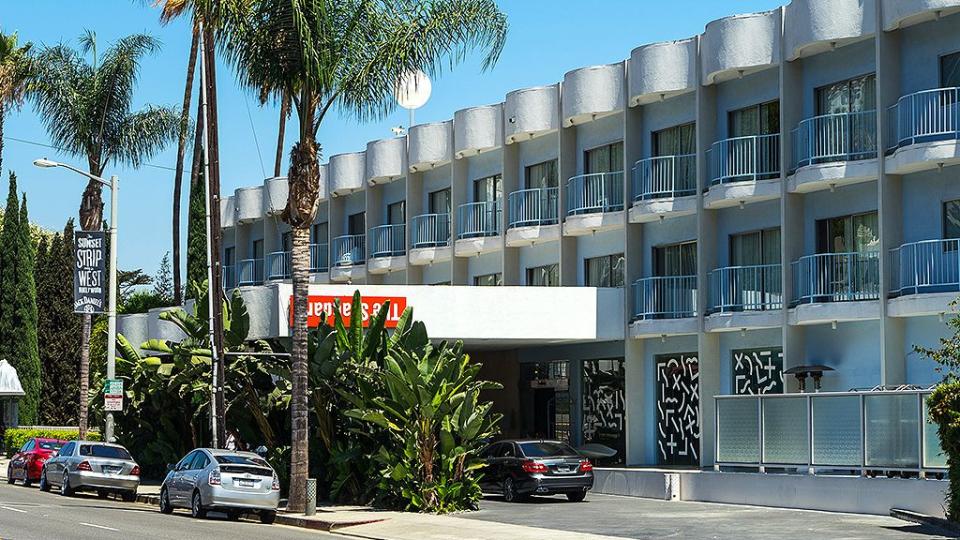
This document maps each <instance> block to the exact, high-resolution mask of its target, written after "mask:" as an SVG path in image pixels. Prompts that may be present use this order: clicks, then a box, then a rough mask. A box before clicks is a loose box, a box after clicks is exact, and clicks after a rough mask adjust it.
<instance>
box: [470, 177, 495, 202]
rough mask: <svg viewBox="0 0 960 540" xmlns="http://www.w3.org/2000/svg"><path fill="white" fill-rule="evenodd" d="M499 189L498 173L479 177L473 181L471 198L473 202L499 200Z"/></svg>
mask: <svg viewBox="0 0 960 540" xmlns="http://www.w3.org/2000/svg"><path fill="white" fill-rule="evenodd" d="M500 189H501V188H500V175H499V174H495V175H493V176H488V177H486V178H481V179H479V180H477V181H475V182H474V183H473V200H474V202H493V201H499V200H500V197H501V191H500Z"/></svg>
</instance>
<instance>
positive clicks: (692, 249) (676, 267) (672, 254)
mask: <svg viewBox="0 0 960 540" xmlns="http://www.w3.org/2000/svg"><path fill="white" fill-rule="evenodd" d="M653 272H654V276H656V277H670V276H695V275H697V243H696V242H683V243H680V244H670V245H666V246H657V247H655V248H653Z"/></svg>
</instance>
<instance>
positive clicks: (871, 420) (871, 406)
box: [864, 393, 920, 469]
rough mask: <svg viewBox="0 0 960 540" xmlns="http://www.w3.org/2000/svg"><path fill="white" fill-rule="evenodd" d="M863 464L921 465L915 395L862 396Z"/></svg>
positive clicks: (917, 409) (891, 466)
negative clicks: (864, 461) (864, 458)
mask: <svg viewBox="0 0 960 540" xmlns="http://www.w3.org/2000/svg"><path fill="white" fill-rule="evenodd" d="M864 415H865V420H864V423H865V425H866V447H867V451H866V465H867V466H868V467H890V468H911V469H915V468H918V467H919V466H920V439H919V437H918V433H919V429H920V417H919V416H920V405H919V403H918V398H917V394H893V393H891V394H879V395H874V396H866V397H864Z"/></svg>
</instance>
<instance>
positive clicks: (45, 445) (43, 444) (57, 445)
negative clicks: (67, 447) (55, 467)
mask: <svg viewBox="0 0 960 540" xmlns="http://www.w3.org/2000/svg"><path fill="white" fill-rule="evenodd" d="M37 445H39V446H40V448H41V449H43V450H60V449H61V448H62V447H63V443H62V442H60V441H37Z"/></svg>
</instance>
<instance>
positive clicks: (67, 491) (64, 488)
mask: <svg viewBox="0 0 960 540" xmlns="http://www.w3.org/2000/svg"><path fill="white" fill-rule="evenodd" d="M60 495H63V496H64V497H71V496H73V488H72V487H70V475H69V474H67V471H63V480H62V481H61V482H60Z"/></svg>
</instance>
